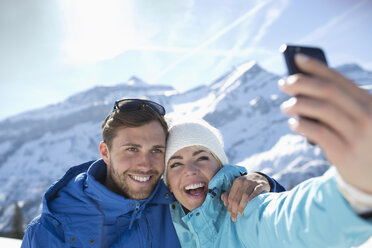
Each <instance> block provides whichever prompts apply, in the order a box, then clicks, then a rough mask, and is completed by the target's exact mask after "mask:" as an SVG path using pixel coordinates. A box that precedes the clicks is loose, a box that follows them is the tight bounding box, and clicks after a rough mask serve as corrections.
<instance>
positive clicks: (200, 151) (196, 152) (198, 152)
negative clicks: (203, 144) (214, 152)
mask: <svg viewBox="0 0 372 248" xmlns="http://www.w3.org/2000/svg"><path fill="white" fill-rule="evenodd" d="M202 152H206V151H205V150H198V151H195V152H193V154H192V155H193V156H196V155H198V154H200V153H202Z"/></svg>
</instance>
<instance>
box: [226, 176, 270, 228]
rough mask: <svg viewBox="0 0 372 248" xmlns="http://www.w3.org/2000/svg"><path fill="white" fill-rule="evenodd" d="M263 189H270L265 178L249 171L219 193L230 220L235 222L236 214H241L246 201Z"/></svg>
mask: <svg viewBox="0 0 372 248" xmlns="http://www.w3.org/2000/svg"><path fill="white" fill-rule="evenodd" d="M264 191H267V192H269V191H270V184H269V182H268V181H267V179H266V178H265V177H264V176H262V175H260V174H259V173H251V174H248V175H245V176H241V177H238V178H236V179H235V180H234V183H233V185H232V186H231V188H230V190H229V191H226V192H224V193H223V194H221V200H222V201H223V203H224V204H225V206H227V207H228V212H229V213H230V215H231V220H232V221H233V222H236V221H237V215H240V216H243V212H244V208H245V206H246V205H247V203H248V202H249V201H250V200H252V199H253V198H254V197H256V196H258V195H259V194H261V193H262V192H264Z"/></svg>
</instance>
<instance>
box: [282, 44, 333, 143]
mask: <svg viewBox="0 0 372 248" xmlns="http://www.w3.org/2000/svg"><path fill="white" fill-rule="evenodd" d="M279 51H280V52H281V53H282V54H283V55H284V60H285V63H286V65H287V70H288V75H293V74H296V73H302V74H307V73H304V72H302V71H301V70H300V69H298V67H297V66H296V64H295V62H294V57H295V55H296V54H297V53H302V54H304V55H307V56H309V57H312V58H315V59H317V60H319V61H321V62H323V63H324V64H326V65H327V60H326V57H325V54H324V52H323V50H322V49H320V48H318V47H305V46H293V45H287V44H283V45H282V46H281V47H280V48H279ZM301 118H305V119H308V120H311V121H315V122H318V120H316V119H313V118H309V117H305V116H301ZM309 143H310V144H312V145H314V143H313V142H311V141H309Z"/></svg>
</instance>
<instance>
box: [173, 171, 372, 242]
mask: <svg viewBox="0 0 372 248" xmlns="http://www.w3.org/2000/svg"><path fill="white" fill-rule="evenodd" d="M240 169H244V168H240ZM240 169H239V168H238V167H233V166H225V167H223V168H222V169H221V170H220V171H219V172H218V173H217V174H216V176H215V177H214V178H213V179H212V180H211V181H210V183H209V190H210V191H209V192H210V193H208V195H207V198H206V200H205V202H204V203H203V205H202V206H200V207H199V208H197V209H194V210H193V211H192V212H190V213H188V214H187V215H185V213H184V211H183V209H182V207H181V205H180V204H179V203H178V202H174V203H172V204H171V206H170V207H171V215H172V220H173V224H174V226H175V228H176V231H177V235H178V238H179V240H180V242H181V246H182V247H202V248H207V247H213V248H216V247H223V248H225V247H260V248H264V247H268V248H272V247H275V248H279V247H283V248H290V247H296V248H298V247H311V248H314V247H317V248H318V247H337V248H341V247H351V246H357V245H360V244H362V243H363V242H365V241H366V240H367V239H368V238H369V237H371V235H372V220H370V221H367V220H364V219H362V218H360V217H359V216H358V215H357V214H355V212H354V211H353V210H352V209H351V207H350V206H349V204H348V203H347V202H346V200H345V199H344V198H343V197H342V195H341V194H340V193H339V191H338V189H337V185H336V182H335V178H334V172H335V171H334V170H333V169H331V170H330V171H328V172H327V173H326V174H325V175H323V176H322V177H318V178H313V179H310V180H307V181H305V182H303V183H301V184H299V185H298V186H297V187H295V188H294V189H293V190H291V191H287V192H282V193H265V194H261V195H259V196H258V197H256V198H254V199H253V200H251V201H250V202H249V203H248V204H247V206H246V208H245V210H244V216H242V217H238V221H237V222H236V223H234V222H232V221H231V220H230V215H229V214H228V212H227V210H226V208H225V207H224V205H223V203H222V201H221V200H220V194H221V192H222V191H225V190H226V189H228V188H229V187H230V185H231V183H232V181H233V179H234V178H235V176H237V175H239V174H240V173H239V172H240V171H239V170H240Z"/></svg>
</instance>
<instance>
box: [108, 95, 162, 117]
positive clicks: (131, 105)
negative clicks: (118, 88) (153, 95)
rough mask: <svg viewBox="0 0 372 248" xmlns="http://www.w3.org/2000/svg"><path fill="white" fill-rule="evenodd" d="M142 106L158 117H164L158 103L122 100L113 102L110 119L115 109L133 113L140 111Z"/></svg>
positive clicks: (141, 100)
mask: <svg viewBox="0 0 372 248" xmlns="http://www.w3.org/2000/svg"><path fill="white" fill-rule="evenodd" d="M143 106H148V107H150V108H151V109H152V110H154V111H155V112H156V113H158V114H159V115H162V116H164V115H165V109H164V107H163V106H161V105H160V104H159V103H156V102H153V101H150V100H143V99H122V100H118V101H115V105H114V107H113V109H112V111H111V114H110V118H111V116H112V114H113V113H114V112H115V109H118V110H120V111H135V110H139V109H141V108H142V107H143Z"/></svg>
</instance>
